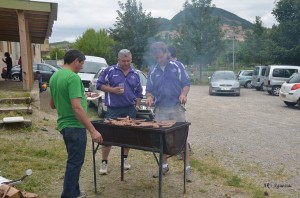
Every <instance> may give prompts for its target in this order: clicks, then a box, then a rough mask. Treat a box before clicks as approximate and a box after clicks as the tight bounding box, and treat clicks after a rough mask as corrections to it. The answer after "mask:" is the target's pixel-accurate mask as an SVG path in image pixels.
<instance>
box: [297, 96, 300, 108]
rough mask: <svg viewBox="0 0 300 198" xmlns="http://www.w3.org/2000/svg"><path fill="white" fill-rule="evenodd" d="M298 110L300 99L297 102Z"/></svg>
mask: <svg viewBox="0 0 300 198" xmlns="http://www.w3.org/2000/svg"><path fill="white" fill-rule="evenodd" d="M297 105H298V108H299V109H300V98H299V99H298V101H297Z"/></svg>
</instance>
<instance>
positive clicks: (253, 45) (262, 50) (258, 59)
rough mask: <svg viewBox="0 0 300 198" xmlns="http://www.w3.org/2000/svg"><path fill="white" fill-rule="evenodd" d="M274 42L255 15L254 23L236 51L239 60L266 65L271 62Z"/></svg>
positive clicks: (248, 63) (250, 63) (247, 63)
mask: <svg viewBox="0 0 300 198" xmlns="http://www.w3.org/2000/svg"><path fill="white" fill-rule="evenodd" d="M272 49H274V43H273V42H272V41H271V40H270V35H269V31H268V30H267V29H266V28H265V27H263V23H262V20H261V18H260V17H259V16H256V18H255V23H254V25H253V26H252V28H251V31H250V32H247V38H246V40H245V42H244V43H243V44H242V46H241V49H240V50H239V51H238V52H237V56H238V57H239V59H240V61H241V62H243V63H244V64H246V65H252V66H253V65H267V64H269V63H273V61H274V56H273V50H272Z"/></svg>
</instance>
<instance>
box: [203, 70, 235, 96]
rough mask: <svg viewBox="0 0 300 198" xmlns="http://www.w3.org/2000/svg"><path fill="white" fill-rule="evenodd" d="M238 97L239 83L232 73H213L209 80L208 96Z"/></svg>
mask: <svg viewBox="0 0 300 198" xmlns="http://www.w3.org/2000/svg"><path fill="white" fill-rule="evenodd" d="M214 94H231V95H236V96H239V95H240V83H239V81H238V80H237V78H236V75H235V74H234V72H233V71H215V72H214V73H213V74H212V76H211V77H210V78H209V95H214Z"/></svg>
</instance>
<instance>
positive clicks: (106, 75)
mask: <svg viewBox="0 0 300 198" xmlns="http://www.w3.org/2000/svg"><path fill="white" fill-rule="evenodd" d="M120 83H124V93H123V94H120V95H119V94H114V93H108V92H105V105H106V106H108V107H111V108H119V107H129V106H132V105H135V103H136V102H135V101H136V98H143V94H142V92H143V88H142V85H141V81H140V77H139V74H138V73H137V72H136V71H135V70H134V69H133V68H132V67H131V68H130V71H129V73H128V74H127V76H125V75H124V73H123V71H122V70H121V69H120V66H119V64H117V65H113V66H110V67H108V68H106V69H105V70H104V72H103V74H102V75H101V76H100V77H99V79H98V80H97V89H98V90H100V88H101V86H102V85H109V86H110V87H118V86H119V84H120Z"/></svg>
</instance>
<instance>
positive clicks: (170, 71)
mask: <svg viewBox="0 0 300 198" xmlns="http://www.w3.org/2000/svg"><path fill="white" fill-rule="evenodd" d="M185 86H190V79H189V76H188V74H187V73H186V70H185V69H184V66H183V65H182V63H181V62H179V61H168V62H167V65H166V67H165V69H164V71H163V70H162V69H161V68H160V66H159V65H158V64H157V65H155V66H154V67H153V68H152V69H151V71H150V72H149V74H148V80H147V86H146V93H151V94H152V95H153V96H154V97H155V106H157V107H173V106H176V105H178V104H180V101H179V96H180V94H181V91H182V89H183V87H185Z"/></svg>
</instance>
